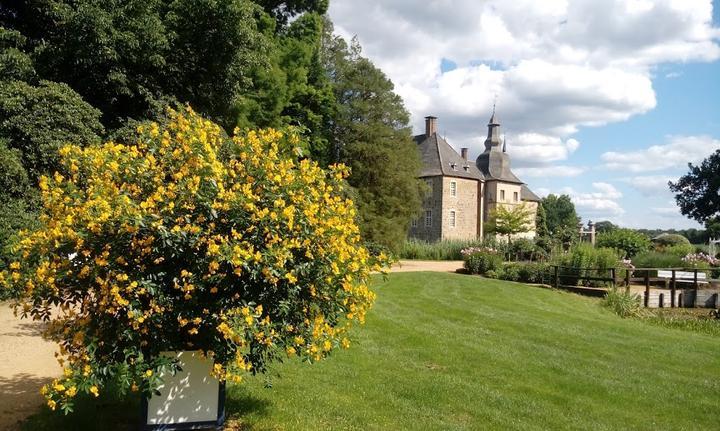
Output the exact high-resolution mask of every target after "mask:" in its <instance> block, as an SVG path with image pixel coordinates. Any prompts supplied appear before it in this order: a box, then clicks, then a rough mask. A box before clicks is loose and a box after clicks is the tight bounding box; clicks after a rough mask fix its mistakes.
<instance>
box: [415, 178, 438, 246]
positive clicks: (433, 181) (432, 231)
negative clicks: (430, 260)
mask: <svg viewBox="0 0 720 431" xmlns="http://www.w3.org/2000/svg"><path fill="white" fill-rule="evenodd" d="M423 180H425V182H426V183H427V185H428V194H427V195H426V197H425V200H424V201H423V203H422V211H421V212H420V214H419V215H418V217H417V219H416V220H415V221H414V222H413V223H411V224H410V232H409V233H408V235H409V236H410V238H415V239H420V240H423V241H428V242H434V241H439V240H440V239H441V238H442V195H443V193H442V192H443V177H439V176H438V177H426V178H423ZM427 211H430V213H431V219H432V223H431V226H426V225H425V217H426V212H427Z"/></svg>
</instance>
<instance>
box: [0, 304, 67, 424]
mask: <svg viewBox="0 0 720 431" xmlns="http://www.w3.org/2000/svg"><path fill="white" fill-rule="evenodd" d="M43 326H44V325H43V324H42V323H41V322H33V321H32V320H26V319H24V320H20V319H19V318H17V317H15V316H14V315H13V312H12V309H11V308H10V304H9V303H7V302H0V430H16V429H19V421H20V420H22V419H24V418H26V417H27V416H29V415H31V414H33V413H35V412H37V410H38V408H39V407H40V406H41V405H42V404H43V402H44V398H43V397H42V395H40V392H39V390H40V387H41V386H42V385H43V384H45V383H47V382H48V381H50V380H51V379H52V378H53V377H57V376H59V375H60V374H62V369H61V368H60V365H58V363H57V361H56V360H55V357H54V353H55V351H56V345H55V344H54V343H51V342H49V341H45V340H43V339H42V337H41V336H40V333H41V332H42V329H43Z"/></svg>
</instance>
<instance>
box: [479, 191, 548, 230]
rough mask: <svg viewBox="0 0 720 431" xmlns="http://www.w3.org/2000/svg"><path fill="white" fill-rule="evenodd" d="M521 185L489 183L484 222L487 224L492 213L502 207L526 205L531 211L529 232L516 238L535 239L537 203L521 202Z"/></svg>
mask: <svg viewBox="0 0 720 431" xmlns="http://www.w3.org/2000/svg"><path fill="white" fill-rule="evenodd" d="M520 189H521V186H520V184H513V183H505V182H501V181H488V182H486V183H485V202H484V207H485V208H484V213H485V214H484V217H483V218H484V221H485V222H487V220H488V218H489V217H490V213H491V212H492V211H493V210H494V209H495V208H497V207H498V206H500V205H502V206H505V207H512V206H515V205H522V204H524V205H525V206H526V207H527V208H528V209H530V210H531V217H530V218H528V227H530V231H529V232H525V233H522V234H518V235H516V236H515V238H530V239H532V238H535V217H536V215H537V206H538V205H537V202H527V201H526V202H523V201H522V200H521V190H520Z"/></svg>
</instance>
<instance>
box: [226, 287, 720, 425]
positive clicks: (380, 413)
mask: <svg viewBox="0 0 720 431" xmlns="http://www.w3.org/2000/svg"><path fill="white" fill-rule="evenodd" d="M376 290H377V292H378V301H377V304H376V306H375V308H374V309H373V311H372V312H371V313H370V315H369V316H368V321H367V324H366V325H365V326H364V327H363V328H362V329H361V330H358V331H355V335H356V342H355V343H354V345H353V347H352V348H351V349H350V350H349V351H345V352H340V353H339V354H336V355H335V356H334V357H333V358H331V359H330V360H328V361H325V362H322V363H319V364H315V365H313V366H307V365H303V364H295V363H287V364H284V365H281V366H278V367H275V371H276V372H277V373H279V375H280V377H279V378H273V380H272V383H273V387H272V388H269V389H268V388H264V387H263V383H264V379H263V378H254V379H250V380H249V381H248V382H246V383H244V384H242V385H240V386H238V387H234V388H233V389H232V390H231V394H232V396H234V397H239V398H245V397H249V399H251V400H252V399H255V400H256V401H253V402H255V403H257V400H260V401H261V404H262V405H263V408H262V409H255V410H253V409H247V410H246V409H242V407H240V408H241V410H243V412H244V413H245V415H244V416H242V417H241V418H240V419H239V421H240V422H241V423H243V424H244V425H245V426H248V427H249V428H250V429H256V428H257V429H288V430H290V429H308V430H312V429H343V430H344V429H358V430H360V429H363V430H365V429H412V430H415V429H437V430H446V429H488V428H496V429H497V428H504V429H508V428H510V429H549V428H553V429H714V428H715V429H716V427H717V408H718V405H720V383H718V379H717V377H716V376H717V370H718V369H720V368H719V367H720V359H719V357H720V355H719V354H720V340H718V339H717V338H714V337H711V336H709V335H704V334H698V333H692V332H687V331H678V330H670V329H666V328H661V327H656V326H652V325H647V324H645V323H643V322H640V321H636V320H629V319H620V318H619V317H617V316H615V315H614V314H612V313H610V312H609V311H607V310H604V309H603V308H601V307H600V306H599V304H598V301H597V300H594V299H589V298H583V297H579V296H576V295H572V294H568V293H564V292H556V291H552V290H547V289H541V288H537V287H530V286H526V285H523V284H518V283H508V282H503V281H495V280H485V279H480V278H477V277H469V276H462V275H455V274H441V273H399V274H392V275H390V276H389V278H388V279H387V281H383V280H382V279H381V278H380V277H378V279H377V282H376Z"/></svg>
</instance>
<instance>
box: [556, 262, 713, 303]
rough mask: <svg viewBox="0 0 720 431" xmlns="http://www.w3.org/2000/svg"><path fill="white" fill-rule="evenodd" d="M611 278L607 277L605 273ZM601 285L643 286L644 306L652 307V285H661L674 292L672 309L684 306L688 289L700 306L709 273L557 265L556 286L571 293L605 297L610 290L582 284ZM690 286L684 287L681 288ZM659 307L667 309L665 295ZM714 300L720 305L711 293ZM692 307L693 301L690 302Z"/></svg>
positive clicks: (659, 295) (678, 269) (659, 301)
mask: <svg viewBox="0 0 720 431" xmlns="http://www.w3.org/2000/svg"><path fill="white" fill-rule="evenodd" d="M619 271H621V272H624V275H623V276H619V273H618V272H619ZM603 273H605V274H607V276H603V275H604V274H603ZM568 279H570V280H575V281H576V283H575V284H567V283H562V282H563V281H567V280H568ZM582 281H587V282H599V283H600V284H607V285H609V286H610V287H612V288H614V287H618V286H624V287H625V288H626V289H627V290H629V289H630V286H631V285H633V284H634V285H640V286H644V287H645V292H644V295H643V305H644V306H645V307H648V306H650V298H651V291H650V289H651V286H660V287H659V288H661V289H662V288H665V289H667V288H669V289H670V307H671V308H675V307H683V306H685V304H684V299H686V295H687V292H686V291H687V288H689V289H692V290H693V292H692V298H693V300H692V303H693V305H696V302H697V298H698V292H697V291H698V289H699V287H700V285H701V284H707V281H706V277H705V272H704V271H703V270H699V269H697V268H634V269H625V268H576V267H570V266H562V265H553V283H552V284H553V286H554V287H556V288H562V289H566V290H571V291H574V292H577V293H582V294H585V295H590V296H604V294H605V292H606V288H604V287H602V286H600V287H598V286H594V287H593V286H582V285H579V284H580V282H582ZM683 285H684V286H687V288H685V289H683V288H680V292H679V293H678V286H683ZM657 295H658V298H657V299H658V304H659V307H663V306H664V304H665V297H664V293H659V294H657ZM710 295H711V297H710V298H709V299H706V302H707V301H709V302H712V303H713V304H715V305H714V306H717V305H718V302H720V298H719V296H720V295H718V294H717V293H711V294H710ZM688 304H690V302H688Z"/></svg>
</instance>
